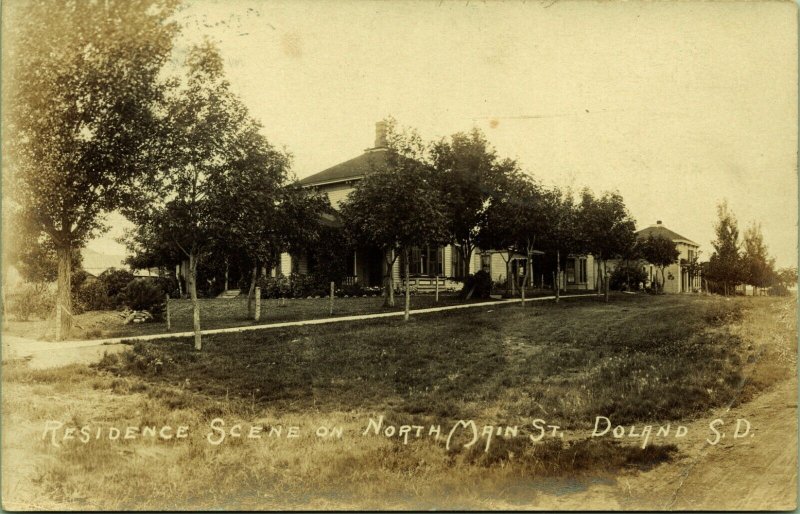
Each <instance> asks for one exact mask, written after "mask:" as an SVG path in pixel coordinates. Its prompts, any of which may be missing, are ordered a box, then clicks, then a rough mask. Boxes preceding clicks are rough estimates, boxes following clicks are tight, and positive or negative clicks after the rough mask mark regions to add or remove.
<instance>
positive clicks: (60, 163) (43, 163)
mask: <svg viewBox="0 0 800 514" xmlns="http://www.w3.org/2000/svg"><path fill="white" fill-rule="evenodd" d="M175 4H176V2H175V1H174V0H124V1H123V0H107V1H105V2H83V1H76V2H50V1H44V0H30V1H26V2H13V3H11V4H10V5H7V6H5V8H4V9H3V14H4V17H5V18H6V19H5V20H4V27H5V29H7V30H4V41H3V43H4V44H3V64H4V66H3V86H4V87H3V107H4V110H5V113H4V114H5V115H6V117H5V119H4V131H5V137H4V146H5V151H6V154H5V155H6V156H7V159H5V162H6V163H10V165H8V166H7V168H6V170H4V171H5V172H6V173H9V174H10V175H11V180H10V184H11V188H10V189H11V190H10V197H11V198H12V199H13V200H12V201H13V202H15V203H17V204H18V205H19V209H20V215H21V217H22V218H23V219H24V220H25V224H26V225H29V226H31V227H34V228H35V232H34V237H37V238H38V234H44V236H45V238H46V239H47V240H48V241H49V244H51V245H52V247H53V248H54V251H55V253H56V255H57V258H58V300H57V303H58V306H59V311H58V313H59V314H62V311H63V314H64V315H63V316H61V323H60V326H59V327H58V328H57V334H58V336H59V337H66V336H68V334H69V330H70V328H71V324H72V320H71V310H72V301H71V297H70V289H71V287H70V281H71V276H72V264H73V261H72V255H73V251H74V250H76V249H80V248H81V247H83V246H84V244H85V243H86V241H87V240H88V239H90V238H91V237H92V236H93V235H94V234H96V233H98V232H101V231H102V230H104V229H105V227H104V225H103V223H102V215H103V213H106V212H109V211H112V210H115V209H117V208H119V207H121V206H124V205H130V204H131V203H132V202H133V201H134V199H135V198H136V192H135V191H134V190H133V188H132V187H131V185H132V184H134V182H135V179H137V178H139V177H142V176H143V175H146V174H148V173H149V171H150V170H151V169H152V166H151V164H152V159H151V157H152V155H153V154H154V153H155V149H154V147H155V146H156V145H157V144H158V142H159V138H158V137H157V135H158V132H159V130H158V128H157V125H158V123H157V122H158V120H157V116H156V109H154V108H153V106H154V105H155V104H156V103H157V101H158V100H159V98H160V97H161V95H162V93H163V84H162V83H161V82H160V81H159V79H158V75H159V72H160V71H161V69H162V67H163V65H164V64H165V62H166V61H167V59H168V56H169V53H170V50H171V47H172V40H173V36H174V35H175V33H176V30H177V27H176V25H175V24H174V23H172V22H170V21H169V20H170V17H171V15H172V13H173V11H174V8H175Z"/></svg>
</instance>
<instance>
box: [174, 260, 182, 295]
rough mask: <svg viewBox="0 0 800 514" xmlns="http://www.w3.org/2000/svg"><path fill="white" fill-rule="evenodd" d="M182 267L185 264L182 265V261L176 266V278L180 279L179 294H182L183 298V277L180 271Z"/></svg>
mask: <svg viewBox="0 0 800 514" xmlns="http://www.w3.org/2000/svg"><path fill="white" fill-rule="evenodd" d="M182 267H183V266H182V263H181V264H178V266H177V267H176V268H175V280H177V281H178V296H180V297H181V298H183V282H181V278H183V277H181V273H180V270H181V268H182Z"/></svg>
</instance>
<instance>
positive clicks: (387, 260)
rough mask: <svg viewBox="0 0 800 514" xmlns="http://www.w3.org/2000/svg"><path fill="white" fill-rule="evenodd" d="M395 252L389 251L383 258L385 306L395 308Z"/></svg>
mask: <svg viewBox="0 0 800 514" xmlns="http://www.w3.org/2000/svg"><path fill="white" fill-rule="evenodd" d="M394 260H395V259H394V252H393V251H392V250H387V251H386V253H385V254H384V257H383V265H384V267H385V269H384V275H383V277H384V279H383V306H384V307H394V305H395V303H394V275H393V273H392V271H393V270H392V268H394Z"/></svg>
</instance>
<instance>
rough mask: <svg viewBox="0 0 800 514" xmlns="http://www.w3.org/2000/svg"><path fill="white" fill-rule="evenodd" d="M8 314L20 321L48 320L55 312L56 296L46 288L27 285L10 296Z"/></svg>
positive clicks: (7, 307) (7, 306)
mask: <svg viewBox="0 0 800 514" xmlns="http://www.w3.org/2000/svg"><path fill="white" fill-rule="evenodd" d="M7 301H8V304H7V305H6V313H7V314H8V315H9V316H14V317H15V318H16V319H18V320H20V321H28V320H29V319H31V318H33V317H36V318H39V319H46V318H47V317H49V316H50V314H52V313H53V312H54V308H55V304H56V295H55V292H54V291H50V290H49V289H47V288H46V287H35V286H33V285H26V286H24V287H23V288H22V289H21V290H20V291H18V292H15V293H12V294H9V295H8V299H7Z"/></svg>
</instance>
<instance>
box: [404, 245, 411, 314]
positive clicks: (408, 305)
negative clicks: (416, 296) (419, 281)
mask: <svg viewBox="0 0 800 514" xmlns="http://www.w3.org/2000/svg"><path fill="white" fill-rule="evenodd" d="M403 257H405V259H404V260H405V266H403V267H404V268H405V269H404V275H405V281H406V313H405V315H404V316H403V319H404V320H405V321H408V313H409V311H410V310H411V290H410V289H411V288H409V287H408V286H409V283H408V275H409V269H410V263H409V262H408V261H409V255H408V248H406V249H404V250H403Z"/></svg>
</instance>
